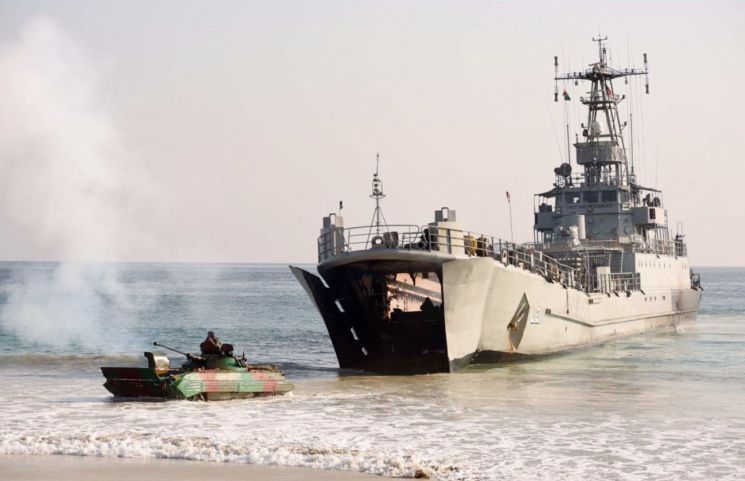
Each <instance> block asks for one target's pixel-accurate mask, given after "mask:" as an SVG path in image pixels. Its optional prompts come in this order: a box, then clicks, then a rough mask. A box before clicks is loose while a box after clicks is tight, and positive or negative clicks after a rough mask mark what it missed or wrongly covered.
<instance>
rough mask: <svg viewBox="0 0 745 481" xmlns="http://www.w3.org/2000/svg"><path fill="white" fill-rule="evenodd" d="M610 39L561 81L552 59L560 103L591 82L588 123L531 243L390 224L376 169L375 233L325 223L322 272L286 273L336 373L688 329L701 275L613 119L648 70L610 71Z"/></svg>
mask: <svg viewBox="0 0 745 481" xmlns="http://www.w3.org/2000/svg"><path fill="white" fill-rule="evenodd" d="M606 39H607V38H601V37H598V38H593V40H594V41H595V42H597V45H598V60H597V62H595V63H592V64H590V65H589V66H588V68H585V69H584V70H581V71H578V72H570V73H566V74H559V73H558V59H557V58H556V57H554V65H555V68H556V75H555V82H556V85H555V89H554V100H555V101H558V100H559V89H558V86H559V82H562V83H566V82H572V83H575V84H578V83H580V82H582V83H584V84H586V85H588V86H589V90H588V91H587V93H586V95H584V96H582V97H581V98H580V99H579V101H580V102H581V104H582V105H583V106H584V108H586V110H587V117H586V121H585V122H582V123H581V125H580V126H579V129H578V133H577V135H576V141H575V142H574V149H575V159H576V162H575V164H576V165H575V166H572V164H571V163H570V156H569V153H567V157H566V159H564V160H565V161H563V162H562V163H561V164H560V165H559V166H558V167H556V168H555V169H554V172H553V186H552V187H551V189H549V190H547V191H545V192H542V193H540V194H536V203H535V205H536V209H535V214H534V215H535V217H534V233H535V237H534V240H533V242H530V243H522V244H516V243H514V242H511V241H506V240H504V239H501V238H499V237H496V236H492V235H487V234H482V233H479V232H474V231H470V230H466V229H465V228H464V227H463V226H462V225H461V224H460V223H458V221H457V215H456V211H455V210H453V209H449V208H446V207H444V208H440V209H437V210H436V211H435V212H434V219H433V220H432V221H431V222H428V223H426V224H424V225H419V224H412V225H390V224H388V223H387V222H386V221H385V217H384V215H383V212H382V208H381V201H382V199H383V198H384V196H385V195H384V192H383V182H382V179H381V177H380V175H379V171H378V170H377V169H376V172H375V174H374V175H373V181H372V193H371V197H372V199H373V200H374V202H375V209H374V213H373V220H372V222H371V223H370V224H369V225H364V226H360V227H351V228H347V227H345V226H344V221H343V218H342V216H341V212H338V213H332V214H329V215H328V216H326V217H324V218H323V226H322V228H321V232H320V237H319V238H318V266H317V272H318V274H317V275H316V274H315V273H312V272H308V271H305V270H303V269H300V268H298V267H294V266H290V268H291V270H292V272H293V273H294V275H295V277H296V278H297V280H298V281H299V282H300V284H301V285H302V286H303V288H304V289H305V290H306V292H307V293H308V295H309V296H310V298H311V299H312V301H313V303H314V304H315V306H316V307H317V308H318V311H319V312H320V314H321V317H322V318H323V320H324V322H325V324H326V327H327V328H328V332H329V336H330V337H331V341H332V343H333V346H334V350H335V351H336V355H337V358H338V360H339V366H340V367H341V368H346V369H359V370H367V371H374V372H386V373H428V372H454V371H457V370H459V369H462V368H463V367H465V366H468V365H469V364H474V363H496V362H505V361H515V360H520V359H525V358H530V357H536V356H544V355H548V354H553V353H558V352H562V351H566V350H570V349H576V348H582V347H586V346H590V345H594V344H599V343H602V342H606V341H609V340H612V339H618V338H621V337H625V336H632V335H637V334H641V333H659V332H669V331H674V330H677V329H680V328H681V327H683V326H685V325H686V324H689V323H692V322H694V321H695V319H696V315H697V312H698V307H699V302H700V299H701V293H702V290H703V289H702V288H701V283H700V279H699V277H698V275H696V274H694V273H693V271H692V269H691V266H690V261H689V258H688V252H687V247H686V243H685V241H684V238H683V235H682V234H678V235H676V236H674V237H673V236H672V235H671V234H670V230H669V227H668V211H667V207H666V206H665V204H664V203H663V196H662V192H661V191H659V190H657V189H654V188H650V187H645V186H643V185H641V184H640V183H639V182H638V181H637V176H636V174H635V172H634V164H633V158H632V162H629V156H628V154H627V147H626V143H625V139H624V134H623V131H624V129H625V128H626V127H629V126H630V123H629V122H628V121H623V122H622V117H621V113H620V111H619V107H620V106H621V105H622V103H623V101H624V100H625V95H619V94H617V93H616V90H615V88H614V81H618V80H619V79H624V80H625V81H628V79H630V78H634V77H637V78H643V79H644V80H645V90H646V93H649V82H648V68H647V55H646V54H644V68H643V69H636V68H624V69H618V68H614V67H612V66H611V65H610V64H609V62H608V59H607V53H606V47H605V43H604V42H605V40H606ZM563 97H564V98H565V100H569V95H568V94H567V93H566V91H564V92H563ZM629 120H631V119H629ZM568 132H569V128H567V133H568ZM580 132H581V134H580ZM632 132H633V130H632ZM580 135H581V138H580ZM568 137H569V136H568V135H567V140H569V138H568ZM567 147H568V148H569V142H568V144H567ZM508 195H509V194H508Z"/></svg>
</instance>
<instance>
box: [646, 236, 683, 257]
mask: <svg viewBox="0 0 745 481" xmlns="http://www.w3.org/2000/svg"><path fill="white" fill-rule="evenodd" d="M633 250H634V252H639V253H644V254H659V255H665V256H674V257H686V256H687V255H688V247H687V246H686V244H685V242H684V241H680V240H664V239H655V240H651V241H650V240H643V239H642V240H638V241H637V242H634V244H633Z"/></svg>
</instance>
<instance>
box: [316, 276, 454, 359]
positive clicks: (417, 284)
mask: <svg viewBox="0 0 745 481" xmlns="http://www.w3.org/2000/svg"><path fill="white" fill-rule="evenodd" d="M416 267H417V268H414V266H411V265H401V264H398V263H397V264H388V263H378V264H373V265H371V264H368V263H365V264H364V265H352V266H350V265H347V266H344V267H340V268H336V269H332V270H330V271H329V272H326V273H325V274H324V278H326V280H327V282H328V284H329V287H330V288H331V289H332V291H334V294H335V297H337V298H338V299H340V303H341V305H342V306H343V309H344V311H345V313H346V314H347V315H348V321H349V323H350V324H351V326H350V327H352V328H353V329H354V332H355V338H356V342H358V343H359V344H360V348H363V347H364V349H365V352H366V354H365V356H364V357H365V359H364V366H361V367H362V368H363V369H367V370H373V371H380V372H398V373H401V372H407V373H417V372H440V371H447V370H448V359H447V344H446V342H445V323H444V315H443V305H442V302H443V301H442V282H441V273H440V272H438V270H437V268H436V267H435V266H416Z"/></svg>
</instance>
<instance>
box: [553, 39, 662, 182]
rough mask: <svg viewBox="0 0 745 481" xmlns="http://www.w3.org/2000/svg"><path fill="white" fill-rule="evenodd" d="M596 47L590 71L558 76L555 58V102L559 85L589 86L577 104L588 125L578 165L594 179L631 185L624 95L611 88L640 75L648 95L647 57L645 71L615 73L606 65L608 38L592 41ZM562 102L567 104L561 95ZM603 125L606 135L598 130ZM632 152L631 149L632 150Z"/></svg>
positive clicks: (631, 177) (633, 70) (557, 60)
mask: <svg viewBox="0 0 745 481" xmlns="http://www.w3.org/2000/svg"><path fill="white" fill-rule="evenodd" d="M592 40H593V42H597V44H598V61H597V62H594V63H591V64H589V66H588V67H589V68H586V69H585V70H581V71H578V72H569V73H565V74H559V73H558V70H559V59H558V57H556V56H555V57H554V82H555V83H554V101H556V102H558V100H559V86H558V82H559V81H574V83H575V84H577V83H578V82H579V81H580V80H583V81H587V82H589V83H590V91H589V92H588V94H589V95H588V96H587V97H580V102H581V103H582V104H583V105H585V106H586V107H587V125H585V124H582V129H583V130H582V136H583V137H584V141H582V142H577V143H576V144H575V147H576V148H577V163H578V164H579V165H584V167H585V169H586V173H588V174H593V175H595V174H596V173H598V172H600V171H604V172H607V173H612V175H613V176H614V177H615V178H616V179H618V180H619V181H620V182H621V183H624V184H625V183H628V182H629V181H631V182H633V170H632V171H631V172H629V167H628V161H627V156H626V145H625V141H624V138H623V135H622V130H623V128H624V127H625V126H626V123H625V122H623V123H622V122H621V119H620V116H619V113H618V104H620V103H621V102H622V101H623V100H624V99H625V98H626V96H625V95H617V94H616V93H615V91H614V88H613V80H614V79H617V78H621V77H624V79H626V78H628V77H632V76H637V75H643V76H644V77H645V91H646V93H649V70H648V63H647V54H646V53H645V54H644V68H643V69H637V68H624V69H616V68H613V67H611V66H610V65H609V63H608V56H607V50H606V47H605V41H606V40H608V37H607V36H602V35H598V36H597V37H592ZM564 100H570V98H569V96H568V95H566V94H565V95H564ZM601 122H602V123H604V124H605V128H606V129H605V131H603V128H602V126H601ZM632 152H633V146H632Z"/></svg>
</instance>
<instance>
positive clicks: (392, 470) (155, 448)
mask: <svg viewBox="0 0 745 481" xmlns="http://www.w3.org/2000/svg"><path fill="white" fill-rule="evenodd" d="M0 454H6V455H19V454H20V455H50V454H58V455H76V456H97V457H119V458H161V459H179V460H190V461H207V462H227V463H237V464H268V465H280V466H294V467H305V468H315V469H327V470H328V469H332V470H341V471H357V472H362V473H368V474H375V475H379V476H386V477H396V478H434V479H458V478H460V476H457V474H458V473H460V472H461V471H462V469H461V468H460V467H459V466H456V465H454V464H451V463H447V462H438V461H436V460H428V459H420V458H418V457H417V456H413V455H410V454H404V453H399V452H395V451H394V452H377V451H366V450H358V449H350V448H340V447H328V446H321V445H317V446H313V445H303V444H294V443H281V442H279V443H278V442H272V441H271V440H268V439H247V440H241V441H236V440H230V441H219V440H215V439H214V438H209V437H179V436H154V435H153V433H148V432H142V433H136V434H133V433H127V434H121V435H95V434H73V435H46V436H29V435H17V436H13V435H7V434H5V435H1V436H0ZM454 475H455V476H454ZM471 479H472V478H471Z"/></svg>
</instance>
